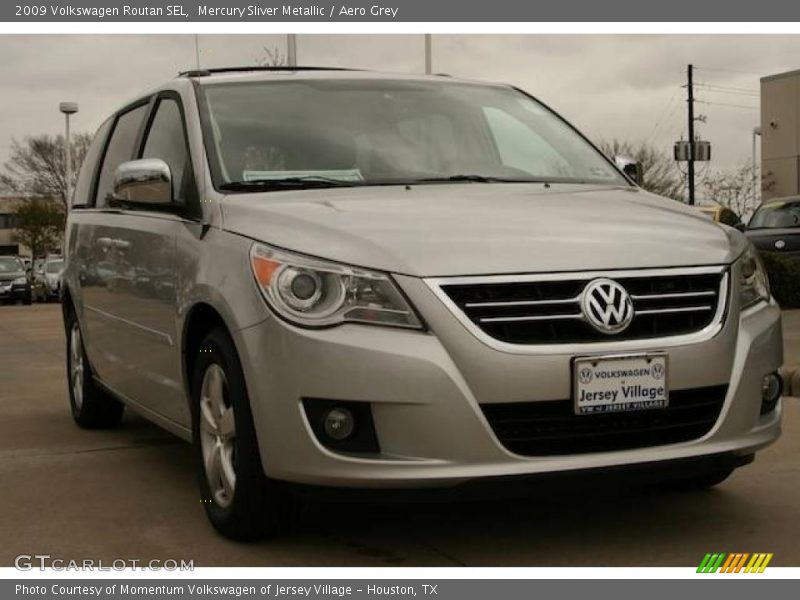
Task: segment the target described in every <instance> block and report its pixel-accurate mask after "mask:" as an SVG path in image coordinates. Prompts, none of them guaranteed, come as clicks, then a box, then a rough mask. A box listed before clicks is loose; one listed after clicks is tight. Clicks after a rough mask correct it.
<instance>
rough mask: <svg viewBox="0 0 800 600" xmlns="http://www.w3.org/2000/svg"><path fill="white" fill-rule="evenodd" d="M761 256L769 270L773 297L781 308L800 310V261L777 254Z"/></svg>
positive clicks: (762, 253)
mask: <svg viewBox="0 0 800 600" xmlns="http://www.w3.org/2000/svg"><path fill="white" fill-rule="evenodd" d="M759 254H760V256H761V258H762V260H763V261H764V266H765V267H766V268H767V275H768V276H769V286H770V289H771V290H772V295H773V296H775V299H776V300H777V301H778V304H780V306H781V308H800V261H799V260H797V259H796V258H795V259H792V258H789V257H788V256H784V255H782V254H779V253H777V252H760V253H759Z"/></svg>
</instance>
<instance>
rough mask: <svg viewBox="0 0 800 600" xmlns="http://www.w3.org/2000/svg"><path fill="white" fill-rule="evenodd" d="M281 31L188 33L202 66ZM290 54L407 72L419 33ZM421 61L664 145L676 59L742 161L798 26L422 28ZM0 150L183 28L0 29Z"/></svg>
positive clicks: (97, 111)
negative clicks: (691, 71)
mask: <svg viewBox="0 0 800 600" xmlns="http://www.w3.org/2000/svg"><path fill="white" fill-rule="evenodd" d="M285 37H286V36H283V35H201V36H199V37H198V38H197V39H198V41H199V47H200V62H201V66H202V67H218V66H231V65H248V64H254V62H256V61H257V60H258V59H261V58H263V57H264V56H265V51H264V49H265V48H267V49H269V50H278V51H279V52H282V53H283V51H284V48H285ZM297 54H298V63H299V64H303V65H318V66H346V67H358V68H368V69H375V70H382V71H391V72H403V73H417V72H421V71H422V70H423V69H424V41H423V36H422V35H338V34H337V35H300V36H298V41H297ZM432 54H433V71H434V72H436V73H448V74H450V75H453V76H461V77H468V78H474V79H483V80H489V81H502V82H507V83H511V84H514V85H517V86H519V87H522V88H524V89H525V90H526V91H528V92H529V93H531V94H532V95H534V96H536V97H537V98H539V99H540V100H542V101H544V102H546V103H547V104H549V105H550V106H551V107H552V108H554V109H555V110H556V111H557V112H559V113H561V114H562V115H563V116H564V117H566V118H567V119H568V120H569V121H571V122H572V123H573V124H574V125H575V126H577V127H578V128H579V129H580V130H582V131H583V133H585V134H586V135H587V136H588V137H589V138H590V139H592V140H593V141H595V142H599V141H602V140H611V139H613V138H618V139H622V140H630V141H633V142H636V141H642V140H644V141H647V142H649V143H651V144H653V145H654V146H657V147H658V148H660V149H663V150H664V151H666V152H669V153H670V154H671V148H672V143H673V142H674V141H675V140H677V139H680V138H681V136H683V137H686V90H685V88H683V87H682V86H683V85H684V84H685V79H686V65H687V64H688V63H690V62H691V63H693V64H694V65H695V66H696V69H697V70H696V73H695V81H696V82H697V83H699V84H700V85H699V86H698V88H697V93H696V96H697V98H698V100H699V102H698V104H697V105H696V112H697V114H698V115H702V116H703V117H704V118H705V123H702V122H699V123H698V131H699V133H700V135H701V136H702V138H703V139H706V140H709V141H710V142H711V144H712V162H711V164H710V165H709V167H710V168H711V169H733V168H736V167H737V166H740V165H743V164H744V163H746V162H748V161H750V160H751V144H752V130H753V127H754V126H756V125H758V124H759V110H758V106H759V96H758V90H759V79H760V77H763V76H767V75H772V74H775V73H780V72H784V71H789V70H794V69H799V68H800V35H788V36H782V35H751V36H741V35H685V36H676V35H670V36H658V35H434V36H433V53H432ZM0 57H1V58H0V82H2V85H0V163H3V162H5V161H6V160H7V159H8V149H9V145H10V143H11V140H12V138H17V139H22V138H24V137H25V136H28V135H36V134H42V133H49V134H56V133H61V132H62V131H63V127H64V123H63V116H62V115H61V114H60V113H59V112H58V103H59V102H61V101H74V102H78V103H79V105H80V112H79V113H78V114H77V115H75V116H74V117H73V131H92V132H93V131H94V130H95V129H96V128H97V127H98V125H99V124H100V123H101V122H102V121H103V120H104V119H105V118H106V117H107V116H108V115H109V114H110V113H112V112H113V111H114V110H116V109H117V108H118V107H119V106H121V105H122V104H124V103H125V102H126V101H128V100H130V99H132V98H133V97H134V96H137V95H139V94H141V93H142V92H144V91H146V90H148V89H150V88H152V87H155V86H156V85H158V84H160V83H161V82H163V81H164V80H166V79H169V78H171V77H174V76H175V75H176V74H177V73H178V72H179V71H181V70H186V69H192V68H195V63H196V56H195V37H194V36H191V35H0Z"/></svg>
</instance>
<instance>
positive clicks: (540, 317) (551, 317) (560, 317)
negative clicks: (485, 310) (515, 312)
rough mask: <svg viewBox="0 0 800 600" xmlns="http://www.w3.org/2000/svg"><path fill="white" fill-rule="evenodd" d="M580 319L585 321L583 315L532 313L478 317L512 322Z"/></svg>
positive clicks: (484, 320)
mask: <svg viewBox="0 0 800 600" xmlns="http://www.w3.org/2000/svg"><path fill="white" fill-rule="evenodd" d="M568 319H578V320H580V321H583V315H581V314H578V315H531V316H529V317H483V318H481V319H478V320H479V321H480V322H481V323H512V322H514V321H563V320H568Z"/></svg>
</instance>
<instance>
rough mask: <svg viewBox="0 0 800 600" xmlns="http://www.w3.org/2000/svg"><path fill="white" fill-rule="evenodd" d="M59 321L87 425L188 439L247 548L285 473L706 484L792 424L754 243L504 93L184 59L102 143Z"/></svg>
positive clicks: (387, 480) (390, 482) (76, 219)
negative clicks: (663, 479) (632, 476)
mask: <svg viewBox="0 0 800 600" xmlns="http://www.w3.org/2000/svg"><path fill="white" fill-rule="evenodd" d="M63 309H64V320H65V326H66V333H67V348H68V352H67V355H68V356H67V371H68V375H69V396H70V401H71V407H72V414H73V416H74V418H75V420H76V421H77V422H78V424H79V425H81V426H83V427H89V428H98V427H109V426H113V425H115V424H117V423H118V422H119V420H120V417H121V414H122V411H123V406H124V405H129V406H131V407H133V408H134V409H136V410H137V411H140V412H141V413H143V414H144V415H145V416H147V417H148V418H150V419H151V420H153V421H155V422H156V423H158V424H160V425H161V426H163V427H165V428H166V429H168V430H170V431H172V432H174V433H176V434H177V435H179V436H181V437H183V438H185V439H186V440H191V441H192V443H193V447H194V454H195V457H196V463H197V468H198V473H199V482H200V488H201V493H202V497H203V499H204V500H205V502H204V504H203V505H204V506H205V507H206V510H207V513H208V516H209V518H210V520H211V521H212V523H213V524H214V525H215V526H216V527H217V528H218V529H219V530H220V531H221V532H222V533H224V534H225V535H227V536H230V537H232V538H235V539H244V538H249V537H254V536H260V535H267V534H269V533H271V532H273V531H275V530H276V529H277V528H279V526H281V525H282V524H283V523H285V522H286V521H287V520H288V519H289V518H290V516H291V515H294V514H296V513H295V512H293V511H292V506H293V500H292V498H293V494H292V493H290V492H291V491H292V488H294V487H295V486H292V485H289V484H306V485H313V486H334V487H349V488H430V487H452V486H456V485H459V484H462V483H467V482H476V481H479V482H482V481H494V479H492V478H498V477H500V478H502V479H506V478H508V477H509V476H514V477H516V476H519V477H522V476H529V475H541V474H547V473H554V472H575V473H584V472H586V471H587V470H588V471H590V472H597V470H599V469H606V468H617V467H626V468H628V467H641V469H642V470H644V471H648V472H654V473H660V472H661V471H660V470H659V469H658V467H660V466H669V467H670V470H669V472H670V473H671V477H673V479H674V478H675V476H676V475H675V473H676V469H677V474H678V480H675V481H674V482H675V483H679V484H684V485H691V486H708V485H713V484H715V483H718V482H720V481H722V480H723V479H724V478H725V477H727V476H728V475H729V474H730V473H731V471H732V470H733V469H734V468H735V467H737V466H740V465H742V464H745V463H747V462H749V460H750V459H751V458H752V456H753V454H754V453H755V451H757V450H759V449H760V448H763V447H764V446H766V445H768V444H770V443H771V442H774V441H775V440H776V438H777V437H778V435H779V433H780V419H781V402H780V396H781V380H780V378H779V377H778V374H777V371H778V368H779V366H780V365H781V362H782V344H781V324H780V311H779V309H778V306H777V305H776V304H775V302H774V301H773V300H772V299H771V297H770V293H769V289H768V284H767V280H766V277H765V274H764V271H763V268H762V266H761V263H760V261H759V259H758V257H757V256H756V254H755V252H754V250H753V247H752V246H751V245H750V244H749V243H748V242H747V240H746V239H745V237H744V236H743V235H742V234H741V233H740V232H738V231H736V230H734V229H732V228H728V227H725V226H721V225H718V224H716V223H712V222H710V221H709V220H708V219H706V218H705V217H703V216H702V215H701V214H700V213H698V212H695V211H694V209H692V208H689V207H686V206H684V205H682V204H680V203H678V202H675V201H673V200H669V199H664V198H660V197H657V196H654V195H653V194H650V193H647V192H645V191H643V190H642V189H641V188H639V187H638V186H637V185H635V184H634V183H633V181H632V180H631V179H629V178H628V177H627V176H626V175H625V174H624V173H623V172H622V171H620V170H619V169H618V168H617V166H616V165H615V163H614V162H612V161H609V160H608V159H607V158H605V157H604V156H603V155H602V154H601V153H600V152H599V151H598V150H597V149H596V148H595V147H594V146H592V145H591V144H590V143H589V142H588V141H587V140H586V139H585V138H584V137H582V136H581V134H580V133H578V132H577V131H576V130H575V129H574V128H572V127H571V126H570V125H569V124H568V123H567V122H565V121H564V120H563V119H562V118H560V117H559V116H558V115H556V114H555V113H554V112H552V111H551V110H550V109H548V108H547V107H546V106H544V105H543V104H541V103H540V102H538V101H536V100H535V99H533V98H532V97H530V96H529V95H527V94H526V93H524V92H522V91H520V90H518V89H515V88H512V87H508V86H504V85H494V84H484V83H477V82H471V81H460V80H456V79H452V78H448V77H414V76H397V75H382V74H375V73H367V72H357V71H345V70H324V69H293V70H271V71H264V70H257V69H238V70H236V69H225V70H217V71H198V72H190V73H186V74H183V75H182V76H179V77H178V78H176V79H175V80H173V81H170V82H168V83H167V84H165V85H164V86H163V87H161V88H160V89H157V90H155V91H154V92H152V93H148V94H146V95H143V96H141V97H140V98H137V99H136V100H135V101H134V102H132V103H130V104H128V105H127V106H125V107H124V108H122V109H121V110H119V112H117V113H116V114H114V115H113V116H112V117H111V118H109V119H108V120H107V121H106V122H105V123H104V124H103V125H102V126H101V127H100V129H99V131H98V132H97V134H96V136H95V138H94V142H93V143H92V145H91V149H90V150H89V153H88V156H87V158H86V160H85V163H84V165H83V168H82V170H81V173H80V178H79V182H78V185H77V189H76V190H75V195H74V200H73V204H72V207H71V211H70V214H69V218H68V222H67V237H66V268H65V272H64V285H63ZM664 472H665V473H666V472H667V471H666V470H665V471H664Z"/></svg>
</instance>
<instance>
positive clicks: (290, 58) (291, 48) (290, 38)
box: [286, 33, 297, 67]
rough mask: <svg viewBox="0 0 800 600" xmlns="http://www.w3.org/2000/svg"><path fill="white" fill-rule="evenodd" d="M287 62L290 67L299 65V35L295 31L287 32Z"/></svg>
mask: <svg viewBox="0 0 800 600" xmlns="http://www.w3.org/2000/svg"><path fill="white" fill-rule="evenodd" d="M286 62H287V63H288V66H290V67H296V66H297V35H296V34H294V33H287V34H286Z"/></svg>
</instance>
